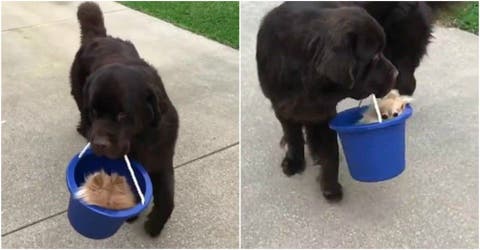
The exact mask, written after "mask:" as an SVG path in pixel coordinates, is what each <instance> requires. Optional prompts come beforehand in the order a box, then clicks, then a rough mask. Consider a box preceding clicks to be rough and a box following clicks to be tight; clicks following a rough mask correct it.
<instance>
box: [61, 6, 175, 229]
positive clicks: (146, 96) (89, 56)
mask: <svg viewBox="0 0 480 250" xmlns="http://www.w3.org/2000/svg"><path fill="white" fill-rule="evenodd" d="M77 15H78V20H79V22H80V29H81V47H80V49H79V50H78V52H77V54H76V55H75V59H74V61H73V64H72V68H71V72H70V78H71V85H72V92H71V93H72V95H73V97H74V99H75V101H76V103H77V105H78V109H79V111H80V116H81V117H80V124H79V126H78V129H77V130H78V132H79V133H80V134H81V135H83V136H84V137H85V138H87V140H88V141H90V142H91V144H92V149H93V151H94V152H95V154H97V155H104V156H106V157H109V158H120V157H122V156H123V155H124V154H128V156H129V157H131V158H133V159H136V160H137V161H139V162H140V163H142V165H144V166H145V168H146V169H147V171H148V172H149V175H150V178H151V180H152V184H153V196H154V201H153V202H154V206H153V209H152V211H151V212H150V214H149V216H148V218H149V219H148V221H147V222H146V223H145V229H146V231H147V232H148V233H149V234H150V235H151V236H157V235H159V234H160V231H161V230H162V228H163V226H164V224H165V223H166V222H167V220H168V219H169V217H170V214H171V213H172V210H173V206H174V205H173V189H174V175H173V155H174V149H175V142H176V138H177V131H178V116H177V111H176V110H175V107H174V106H173V104H172V103H171V102H170V100H169V98H168V96H167V93H166V91H165V88H164V87H163V83H162V80H161V79H160V77H159V75H158V74H157V72H156V70H155V69H154V68H153V67H152V66H150V65H149V64H148V63H146V62H145V61H144V60H143V59H141V58H140V56H139V55H138V52H137V50H136V49H135V47H134V46H133V44H132V43H130V42H129V41H124V40H121V39H118V38H113V37H111V36H108V35H107V34H106V29H105V26H104V23H103V16H102V12H101V10H100V8H99V7H98V5H97V4H95V3H91V2H85V3H82V4H81V5H80V6H79V8H78V13H77Z"/></svg>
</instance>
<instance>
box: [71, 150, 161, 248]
mask: <svg viewBox="0 0 480 250" xmlns="http://www.w3.org/2000/svg"><path fill="white" fill-rule="evenodd" d="M131 166H132V169H133V171H134V173H135V178H136V179H137V181H138V184H139V187H140V190H141V192H142V193H143V194H144V196H145V202H144V203H143V204H142V203H141V202H139V203H138V204H137V205H135V206H134V207H132V208H129V209H123V210H111V209H106V208H102V207H99V206H95V205H88V204H86V203H85V202H83V200H82V199H77V198H75V193H76V192H77V190H78V189H79V187H80V186H81V185H82V184H83V183H84V182H85V177H86V176H88V175H89V174H92V173H94V172H97V171H99V170H101V169H104V170H105V172H107V173H109V174H110V173H111V172H115V173H118V174H119V175H122V176H125V177H126V178H127V180H128V182H129V184H130V186H131V187H133V185H134V184H133V179H132V178H131V175H130V173H129V170H128V168H127V166H126V163H125V161H123V160H122V159H118V160H110V159H108V158H106V157H98V156H96V155H95V154H93V152H92V150H91V149H88V150H87V151H86V152H85V153H84V154H83V155H82V157H81V158H79V157H78V154H77V155H75V156H74V157H73V159H72V160H71V161H70V163H69V164H68V167H67V174H66V179H67V187H68V190H69V192H70V202H69V205H68V212H67V213H68V220H69V221H70V224H71V225H72V227H73V228H74V229H75V230H76V231H77V232H78V233H80V234H81V235H83V236H85V237H88V238H91V239H104V238H108V237H110V236H112V235H113V234H115V233H116V232H117V230H118V229H119V228H120V226H122V224H123V223H124V222H125V220H127V219H128V218H130V217H133V216H136V215H138V214H140V213H141V212H142V211H143V210H145V209H146V208H147V207H148V205H149V204H150V201H151V200H152V182H151V180H150V177H149V176H148V173H147V171H145V169H144V168H143V166H142V165H141V164H140V163H138V162H135V161H131ZM134 193H135V192H134ZM138 200H139V199H138Z"/></svg>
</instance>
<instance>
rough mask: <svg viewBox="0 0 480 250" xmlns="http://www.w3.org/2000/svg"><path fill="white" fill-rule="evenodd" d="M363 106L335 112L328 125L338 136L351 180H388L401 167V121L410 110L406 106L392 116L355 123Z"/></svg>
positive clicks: (402, 152) (359, 117) (403, 149)
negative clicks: (390, 117)
mask: <svg viewBox="0 0 480 250" xmlns="http://www.w3.org/2000/svg"><path fill="white" fill-rule="evenodd" d="M367 108H368V107H365V106H364V107H358V108H352V109H348V110H345V111H342V112H340V113H338V114H337V116H336V117H335V118H334V119H332V120H331V121H330V128H331V129H333V130H335V131H337V133H338V135H339V137H340V141H341V143H342V147H343V152H344V154H345V158H346V159H347V165H348V169H349V171H350V175H351V176H352V177H353V178H354V179H355V180H358V181H363V182H376V181H383V180H388V179H391V178H393V177H396V176H398V175H399V174H401V173H402V172H403V170H404V169H405V123H406V120H407V119H408V118H409V117H410V116H411V115H412V112H413V111H412V108H411V107H410V105H407V106H406V107H405V110H404V111H403V112H402V113H401V114H400V115H399V116H397V117H395V118H393V119H389V120H385V121H383V122H381V123H371V124H356V123H357V122H358V120H360V119H361V118H362V115H363V112H365V111H366V109H367Z"/></svg>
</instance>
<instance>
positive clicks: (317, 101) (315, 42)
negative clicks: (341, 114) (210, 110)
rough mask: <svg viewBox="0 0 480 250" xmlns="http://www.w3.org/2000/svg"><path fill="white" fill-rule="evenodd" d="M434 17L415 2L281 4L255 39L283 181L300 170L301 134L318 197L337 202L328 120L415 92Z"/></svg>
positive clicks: (302, 165) (334, 138) (334, 157)
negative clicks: (351, 104) (277, 127)
mask: <svg viewBox="0 0 480 250" xmlns="http://www.w3.org/2000/svg"><path fill="white" fill-rule="evenodd" d="M431 17H432V11H431V8H430V7H429V6H428V5H427V4H426V3H416V2H376V3H373V2H372V3H370V2H285V3H283V4H282V5H280V6H279V7H277V8H275V9H273V10H272V11H270V12H269V13H268V14H267V15H266V16H265V17H264V19H263V21H262V24H261V26H260V30H259V32H258V36H257V54H256V59H257V69H258V77H259V81H260V86H261V88H262V91H263V93H264V95H265V96H266V97H267V98H268V99H270V101H271V103H272V107H273V110H274V111H275V115H276V117H277V118H278V120H279V121H280V124H281V125H282V129H283V134H284V135H283V139H282V140H283V141H284V142H285V143H286V145H287V146H288V147H287V152H286V155H285V157H284V159H283V161H282V164H281V165H282V168H283V172H284V173H285V174H286V175H287V176H290V175H293V174H297V173H301V172H302V171H303V170H304V168H305V160H304V143H305V141H304V135H303V130H304V131H305V134H306V143H307V144H308V146H309V149H310V154H311V155H312V158H313V160H314V161H315V163H316V164H320V165H321V166H322V171H321V174H320V176H319V181H320V184H321V189H322V192H323V195H324V196H325V198H326V199H328V200H340V199H341V198H342V188H341V185H340V183H339V182H338V161H339V159H338V143H337V135H336V133H335V132H334V131H333V130H331V129H330V128H329V127H328V122H329V120H330V119H331V118H333V117H334V116H335V115H336V105H337V103H338V102H339V101H341V100H343V99H345V98H347V97H351V98H355V99H362V98H365V97H367V96H368V95H370V94H371V93H374V94H375V95H376V96H377V97H383V96H384V95H386V94H387V93H388V92H389V91H390V89H392V88H394V87H395V88H397V89H398V90H399V91H400V93H401V94H402V95H404V94H408V95H411V94H412V93H413V91H414V89H415V84H416V83H415V77H414V75H413V74H414V71H415V69H416V67H417V66H418V65H419V63H420V60H421V58H422V56H423V55H424V54H425V52H426V46H427V44H428V39H429V37H430V33H431V25H432V20H431Z"/></svg>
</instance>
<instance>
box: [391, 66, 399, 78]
mask: <svg viewBox="0 0 480 250" xmlns="http://www.w3.org/2000/svg"><path fill="white" fill-rule="evenodd" d="M392 77H393V79H394V80H396V79H397V77H398V70H397V69H393V70H392Z"/></svg>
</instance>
